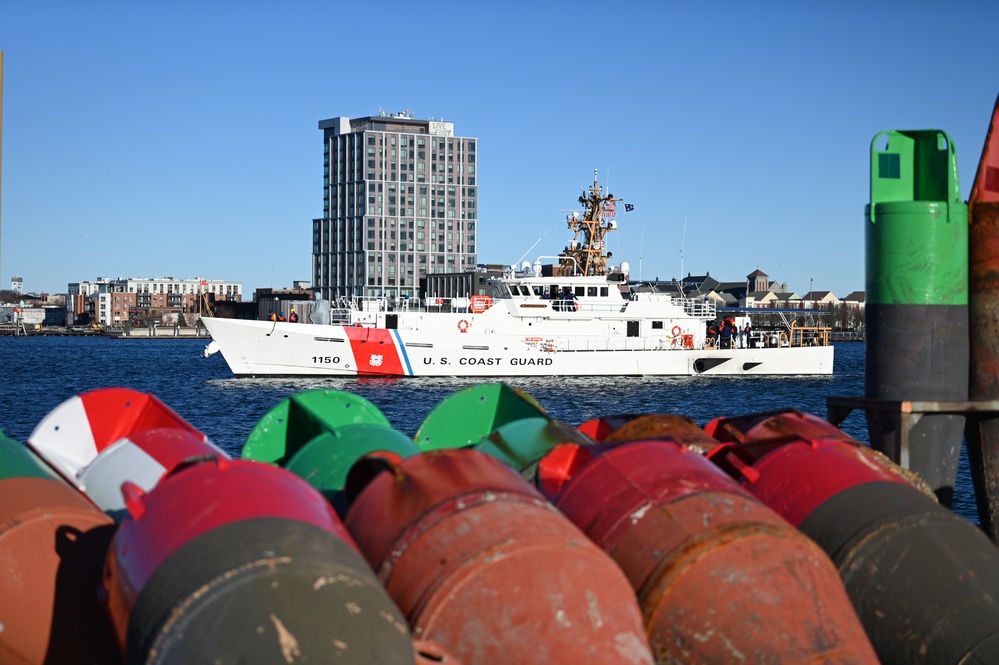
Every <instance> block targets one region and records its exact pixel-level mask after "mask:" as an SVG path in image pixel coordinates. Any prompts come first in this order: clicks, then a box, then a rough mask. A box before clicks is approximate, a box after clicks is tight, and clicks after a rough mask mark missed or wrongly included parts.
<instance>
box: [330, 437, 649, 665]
mask: <svg viewBox="0 0 999 665" xmlns="http://www.w3.org/2000/svg"><path fill="white" fill-rule="evenodd" d="M386 467H387V468H388V471H387V472H383V473H377V474H375V475H374V477H373V478H372V479H370V480H369V482H368V484H367V485H366V486H365V487H363V489H361V490H360V492H359V493H358V494H357V496H356V498H355V500H354V502H353V504H352V505H351V507H350V509H349V511H348V513H347V517H346V520H345V522H346V524H347V527H348V528H349V529H350V531H351V533H352V534H353V536H354V538H355V540H356V541H357V543H358V546H359V547H360V548H361V551H362V552H364V555H365V557H366V558H367V559H368V561H369V562H370V563H371V564H372V566H373V567H374V568H375V570H376V571H377V573H378V575H379V577H380V578H381V580H382V581H383V582H384V584H385V586H386V588H387V589H388V591H389V594H390V595H391V596H392V597H393V599H395V601H396V603H397V604H398V605H399V607H400V609H402V611H403V614H404V615H405V616H406V617H407V618H408V619H409V622H410V625H411V626H412V628H413V632H414V634H416V635H418V636H420V637H426V638H432V639H435V640H436V641H438V642H439V643H440V644H441V645H442V646H443V647H444V648H446V649H448V650H449V651H450V652H451V653H453V654H454V655H455V656H456V657H457V658H458V659H460V660H461V661H462V662H463V663H465V665H476V664H485V663H489V664H493V663H540V662H543V663H551V664H556V663H573V664H575V663H583V662H592V663H602V664H610V663H622V664H623V663H629V664H632V663H652V656H651V653H650V652H649V647H648V643H647V641H646V638H645V635H644V631H643V629H642V621H641V613H640V611H639V609H638V606H637V604H636V602H635V597H634V593H633V592H632V590H631V588H630V586H629V585H628V582H627V580H626V579H625V578H624V576H623V575H622V574H621V571H620V569H619V568H618V567H617V566H615V565H614V563H613V561H611V560H610V559H609V558H608V557H607V555H606V554H604V553H603V552H601V551H600V550H599V549H598V548H597V547H596V546H595V545H594V544H593V543H592V542H590V541H589V540H587V538H586V537H585V536H584V535H583V534H582V533H581V532H580V531H579V530H578V529H577V528H576V527H574V526H573V525H572V524H571V523H570V522H569V521H568V520H566V519H565V517H564V516H562V515H561V514H560V513H559V512H558V511H556V510H555V509H554V508H553V507H552V506H551V504H549V503H548V502H547V501H545V500H544V499H543V498H542V497H541V496H540V495H539V494H538V493H537V492H536V491H535V490H533V489H532V488H531V487H530V486H529V485H528V484H527V482H526V481H525V480H523V478H521V477H520V476H518V475H517V473H516V472H515V471H514V470H513V469H511V468H509V467H508V466H506V465H505V464H503V463H502V462H500V461H499V460H498V459H495V458H493V457H491V456H489V455H486V454H484V453H480V452H477V451H473V450H467V449H446V450H440V451H435V452H430V453H424V454H422V455H418V456H415V457H410V458H407V459H404V460H402V461H400V462H397V463H394V464H391V463H387V464H386Z"/></svg>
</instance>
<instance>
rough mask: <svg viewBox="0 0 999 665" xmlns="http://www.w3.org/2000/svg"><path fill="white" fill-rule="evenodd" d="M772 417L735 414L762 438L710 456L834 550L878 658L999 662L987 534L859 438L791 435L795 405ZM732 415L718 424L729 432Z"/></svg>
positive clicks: (998, 610) (993, 556)
mask: <svg viewBox="0 0 999 665" xmlns="http://www.w3.org/2000/svg"><path fill="white" fill-rule="evenodd" d="M771 417H772V418H776V419H778V420H780V421H781V422H780V424H778V425H774V426H763V425H762V423H761V421H759V420H756V421H755V424H754V419H753V418H746V419H743V420H742V427H744V428H745V431H743V434H746V433H747V432H750V431H752V430H753V429H754V428H756V434H757V435H760V436H764V437H765V438H762V439H760V440H754V439H752V438H751V437H746V438H745V440H744V442H743V443H732V444H726V445H723V446H720V447H719V448H717V449H715V450H714V451H712V453H711V454H710V458H711V459H712V461H715V462H716V463H717V464H719V466H720V467H721V468H722V469H724V470H726V471H727V472H729V473H730V474H731V475H732V476H733V477H735V478H737V479H738V480H740V482H741V483H742V485H743V486H744V487H746V488H747V489H749V491H751V492H752V493H753V494H754V495H755V496H757V497H758V498H759V499H760V500H761V501H763V502H764V503H766V504H767V505H768V506H770V507H771V508H773V509H774V510H776V511H777V512H778V513H779V514H780V515H781V516H783V517H784V518H785V519H787V520H788V521H790V522H791V523H792V524H795V525H796V526H798V528H799V529H800V530H801V531H802V532H803V533H804V534H805V535H807V536H809V537H810V538H812V539H813V540H815V542H816V543H818V544H819V545H820V546H821V547H822V548H823V549H824V550H825V551H826V552H827V553H828V554H829V556H830V557H832V559H833V561H834V563H835V564H836V565H837V568H838V569H839V572H840V575H841V576H842V578H843V581H844V584H845V585H846V589H847V592H848V593H849V595H850V599H851V601H852V602H853V605H854V607H855V608H856V610H857V612H858V614H859V616H860V619H861V621H862V622H863V625H864V628H865V630H866V631H867V633H868V635H869V636H870V638H871V641H872V643H873V644H874V647H875V649H876V651H877V653H878V656H879V658H880V659H881V660H882V661H883V662H886V663H913V664H923V663H925V664H926V665H930V664H932V663H959V662H960V663H993V662H999V552H997V551H996V550H995V548H994V547H993V546H992V544H991V543H990V542H989V540H988V539H987V538H986V537H985V536H984V535H983V534H982V533H981V532H980V531H979V530H978V529H977V528H976V527H975V526H973V525H972V524H970V523H968V522H967V521H965V520H963V519H961V518H959V517H956V516H955V515H953V514H952V513H950V511H948V510H947V509H945V508H944V507H942V506H940V505H939V504H938V503H937V502H936V501H934V500H933V499H932V498H931V497H929V496H927V495H926V493H924V492H922V491H920V490H918V489H916V488H915V487H914V486H912V485H910V484H909V483H908V482H906V481H905V479H904V474H902V473H900V472H897V471H894V470H893V469H892V468H891V467H892V465H891V463H890V462H888V461H887V460H885V459H883V458H882V459H875V458H873V457H872V455H871V454H870V451H868V450H867V449H866V446H864V445H862V444H859V443H857V442H855V441H853V440H852V439H850V438H849V437H847V436H846V435H844V436H843V437H842V441H835V440H833V438H832V437H830V436H824V437H823V438H822V439H820V440H819V439H811V438H809V437H808V436H801V437H795V436H794V435H793V432H792V430H793V423H794V422H795V419H794V418H793V417H792V418H784V417H782V416H780V415H777V416H771ZM737 421H738V419H733V420H732V421H729V423H728V426H727V427H724V426H718V427H715V428H714V429H715V431H716V433H717V434H726V433H727V434H731V433H732V432H733V431H735V430H737V429H739V426H740V425H739V423H738V422H737ZM799 422H801V421H800V420H799ZM812 427H814V424H806V426H805V428H804V429H805V430H808V429H810V428H812ZM830 427H831V426H830ZM821 429H825V428H821ZM776 430H779V431H781V432H783V434H782V435H781V436H779V437H776V438H775V437H773V436H772V433H773V431H776ZM717 434H716V435H717Z"/></svg>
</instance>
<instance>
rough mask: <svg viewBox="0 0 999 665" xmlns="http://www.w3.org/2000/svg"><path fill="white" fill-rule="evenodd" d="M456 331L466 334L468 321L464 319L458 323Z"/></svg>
mask: <svg viewBox="0 0 999 665" xmlns="http://www.w3.org/2000/svg"><path fill="white" fill-rule="evenodd" d="M458 330H459V331H461V332H463V333H464V332H468V321H466V320H465V319H462V320H461V321H458Z"/></svg>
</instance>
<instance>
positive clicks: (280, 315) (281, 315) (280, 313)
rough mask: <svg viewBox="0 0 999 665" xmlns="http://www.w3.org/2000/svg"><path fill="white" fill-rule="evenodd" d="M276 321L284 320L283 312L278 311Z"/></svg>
mask: <svg viewBox="0 0 999 665" xmlns="http://www.w3.org/2000/svg"><path fill="white" fill-rule="evenodd" d="M278 321H284V312H278Z"/></svg>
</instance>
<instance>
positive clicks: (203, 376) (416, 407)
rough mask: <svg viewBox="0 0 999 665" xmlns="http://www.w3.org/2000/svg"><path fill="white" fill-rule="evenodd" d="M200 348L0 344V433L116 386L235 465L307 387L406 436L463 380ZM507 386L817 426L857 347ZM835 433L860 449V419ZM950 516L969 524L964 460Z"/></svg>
mask: <svg viewBox="0 0 999 665" xmlns="http://www.w3.org/2000/svg"><path fill="white" fill-rule="evenodd" d="M205 344H206V341H205V340H203V339H202V340H193V339H192V340H186V339H162V340H158V339H141V338H140V339H125V340H122V339H109V338H105V337H37V336H36V337H21V338H14V337H0V367H2V368H3V371H2V374H0V430H3V432H4V433H5V434H6V435H7V436H8V437H10V438H12V439H14V440H16V441H25V440H27V439H28V437H29V436H30V434H31V432H32V431H33V430H34V428H35V426H36V425H37V424H38V422H39V421H41V420H42V418H44V417H45V415H46V414H47V413H49V411H51V410H52V409H54V408H55V407H57V406H58V405H59V404H61V403H62V402H63V401H65V400H66V399H69V398H70V397H73V396H74V395H78V394H80V393H83V392H86V391H88V390H93V389H96V388H105V387H111V386H120V387H126V388H132V389H135V390H140V391H142V392H147V393H151V394H153V395H156V396H157V397H158V398H159V399H160V400H162V401H163V402H164V403H166V404H167V405H168V406H169V407H170V408H172V409H173V410H174V411H176V412H177V413H178V414H180V415H181V416H182V417H184V418H185V419H186V420H187V421H188V422H190V423H191V424H192V425H194V426H195V427H197V428H198V429H199V430H201V431H202V432H204V433H205V434H206V435H207V436H208V437H209V438H210V439H211V440H212V441H213V442H214V443H215V444H216V445H219V446H220V447H222V448H223V449H224V450H226V451H227V452H229V453H230V454H232V455H234V456H238V455H239V452H240V450H241V449H242V446H243V443H244V442H245V441H246V438H247V436H248V435H249V433H250V430H251V429H252V428H253V427H254V426H255V425H256V424H257V422H258V421H259V420H260V419H261V418H262V417H263V416H264V414H266V413H267V412H268V411H269V410H270V409H271V408H272V407H273V406H274V405H275V404H277V403H278V402H279V401H281V400H282V399H285V398H287V397H289V396H291V395H294V394H295V393H298V392H301V391H303V390H309V389H313V388H328V389H336V390H347V391H350V392H353V393H355V394H357V395H360V396H362V397H364V398H366V399H368V400H370V401H371V402H372V403H373V404H374V405H375V406H377V407H378V408H379V409H380V410H381V411H382V413H384V414H385V416H386V417H387V418H388V419H389V421H390V422H391V423H392V425H393V426H394V427H395V428H396V429H398V430H400V431H402V432H405V433H406V434H408V435H412V434H413V433H415V431H416V429H417V427H418V426H419V424H420V422H421V421H422V420H423V417H424V416H425V415H426V414H427V412H429V411H430V409H432V408H433V407H434V405H436V404H437V403H438V402H440V401H441V400H442V399H444V398H445V397H447V396H448V395H450V394H452V393H453V392H455V391H456V390H459V389H461V388H463V387H465V386H468V385H471V384H474V383H476V382H477V381H476V380H475V379H398V380H395V379H235V378H233V377H232V374H231V373H230V372H229V368H228V367H227V366H226V364H225V361H224V360H223V359H222V356H221V355H219V354H216V355H214V356H212V357H210V358H201V357H200V355H199V354H200V352H201V350H202V349H203V348H204V346H205ZM508 383H510V384H511V385H514V386H516V387H518V388H521V389H523V390H525V391H527V392H528V393H530V394H531V395H533V396H534V397H535V399H537V400H538V402H540V403H541V405H542V406H544V407H545V408H546V409H547V411H548V413H549V414H550V415H551V416H552V417H554V418H557V419H558V420H562V421H564V422H567V423H569V424H571V425H578V424H579V423H581V422H583V421H585V420H588V419H590V418H594V417H597V416H601V415H611V414H621V413H678V414H683V415H686V416H689V417H690V418H693V419H694V420H695V421H696V422H697V423H698V424H699V425H702V426H703V425H704V424H705V423H707V422H708V421H709V420H711V419H713V418H717V417H722V416H740V415H744V414H748V413H754V412H758V411H771V410H774V409H782V408H790V407H794V408H797V409H800V410H802V411H805V412H807V413H814V414H816V415H819V416H822V417H825V415H826V397H828V396H830V395H842V396H860V395H863V394H864V345H863V344H862V343H856V342H850V343H842V344H837V345H836V364H835V371H834V374H833V376H825V377H781V378H777V377H773V378H771V377H703V376H701V377H675V378H618V379H608V378H593V379H577V378H572V379H567V378H511V379H509V380H508ZM840 427H841V428H842V429H843V430H844V431H845V432H846V433H847V434H850V435H851V436H853V437H855V438H857V439H860V440H861V441H866V440H867V428H866V421H865V419H864V416H863V414H862V412H859V411H857V412H854V413H853V414H851V415H850V416H849V417H848V418H847V419H846V420H845V421H844V422H843V423H842V424H841V425H840ZM954 510H955V512H957V513H958V514H960V515H963V516H964V517H966V518H968V519H970V520H972V521H976V522H977V513H976V508H975V499H974V490H973V489H972V486H971V480H970V475H969V470H968V463H967V458H966V456H965V454H964V453H963V452H962V455H961V461H960V464H959V465H958V481H957V491H956V497H955V500H954Z"/></svg>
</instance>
